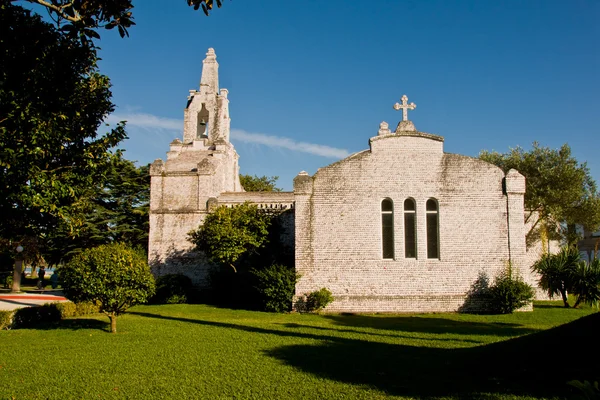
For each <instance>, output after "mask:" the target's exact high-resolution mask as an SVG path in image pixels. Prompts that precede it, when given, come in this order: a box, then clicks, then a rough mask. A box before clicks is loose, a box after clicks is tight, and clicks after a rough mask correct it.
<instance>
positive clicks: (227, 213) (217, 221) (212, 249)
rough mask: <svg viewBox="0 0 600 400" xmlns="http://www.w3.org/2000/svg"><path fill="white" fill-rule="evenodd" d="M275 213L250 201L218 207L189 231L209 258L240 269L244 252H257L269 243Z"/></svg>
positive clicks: (197, 245) (194, 241) (190, 238)
mask: <svg viewBox="0 0 600 400" xmlns="http://www.w3.org/2000/svg"><path fill="white" fill-rule="evenodd" d="M272 219H273V215H272V214H269V213H267V212H265V211H262V210H259V209H258V207H257V206H256V205H254V204H251V203H248V202H246V203H244V204H241V205H239V206H236V207H231V208H230V207H225V206H221V207H218V208H217V209H216V210H215V211H214V212H212V213H211V214H209V215H208V216H207V217H206V220H205V221H204V224H203V225H202V226H201V227H200V228H198V230H196V231H192V232H190V233H189V240H190V241H191V242H192V243H193V244H195V245H196V247H197V248H198V249H199V250H201V251H203V252H204V253H205V254H206V256H207V257H208V259H209V260H211V261H212V262H214V263H216V264H220V265H227V266H230V267H231V268H233V270H234V271H237V268H236V266H235V264H236V262H238V261H239V260H240V258H241V257H242V256H245V255H248V254H252V253H255V252H257V251H258V250H259V249H260V248H262V247H263V246H264V245H266V243H267V241H268V235H269V227H270V226H271V223H272Z"/></svg>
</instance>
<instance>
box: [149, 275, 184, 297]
mask: <svg viewBox="0 0 600 400" xmlns="http://www.w3.org/2000/svg"><path fill="white" fill-rule="evenodd" d="M193 291H194V285H193V284H192V280H191V279H190V278H189V277H188V276H186V275H182V274H168V275H162V276H159V277H158V278H156V294H155V295H154V297H153V298H152V299H151V303H154V304H181V303H188V302H189V301H190V299H191V297H192V296H193Z"/></svg>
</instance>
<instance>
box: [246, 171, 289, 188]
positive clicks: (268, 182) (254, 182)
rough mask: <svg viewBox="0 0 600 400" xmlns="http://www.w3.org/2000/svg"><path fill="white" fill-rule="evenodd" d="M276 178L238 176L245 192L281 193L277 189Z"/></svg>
mask: <svg viewBox="0 0 600 400" xmlns="http://www.w3.org/2000/svg"><path fill="white" fill-rule="evenodd" d="M277 179H279V177H278V176H257V175H242V174H240V183H241V184H242V187H243V188H244V190H245V191H246V192H281V189H280V188H278V187H277Z"/></svg>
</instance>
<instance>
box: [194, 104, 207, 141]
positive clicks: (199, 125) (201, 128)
mask: <svg viewBox="0 0 600 400" xmlns="http://www.w3.org/2000/svg"><path fill="white" fill-rule="evenodd" d="M208 118H209V112H208V110H207V109H206V104H204V103H202V109H200V112H198V119H197V121H196V137H197V138H198V139H201V138H204V137H207V136H208V129H206V128H207V127H208Z"/></svg>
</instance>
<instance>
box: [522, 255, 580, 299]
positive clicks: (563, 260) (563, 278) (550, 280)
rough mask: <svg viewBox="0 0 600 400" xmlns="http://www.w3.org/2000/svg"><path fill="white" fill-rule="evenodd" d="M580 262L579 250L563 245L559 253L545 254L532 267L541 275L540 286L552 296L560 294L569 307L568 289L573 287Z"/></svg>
mask: <svg viewBox="0 0 600 400" xmlns="http://www.w3.org/2000/svg"><path fill="white" fill-rule="evenodd" d="M579 262H580V256H579V251H578V250H577V249H575V248H573V247H563V248H562V249H561V250H560V252H558V253H557V254H544V255H543V256H542V257H541V258H540V259H539V260H538V261H536V262H535V264H533V265H532V267H531V269H532V270H533V271H534V272H535V273H537V274H539V275H540V279H539V286H540V287H541V288H542V289H544V290H545V291H546V292H547V293H548V296H550V298H552V297H553V296H554V295H557V294H560V295H561V297H562V300H563V304H564V306H565V307H569V301H568V297H567V291H570V290H571V288H572V278H573V274H574V272H575V270H576V268H577V265H578V264H579Z"/></svg>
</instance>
